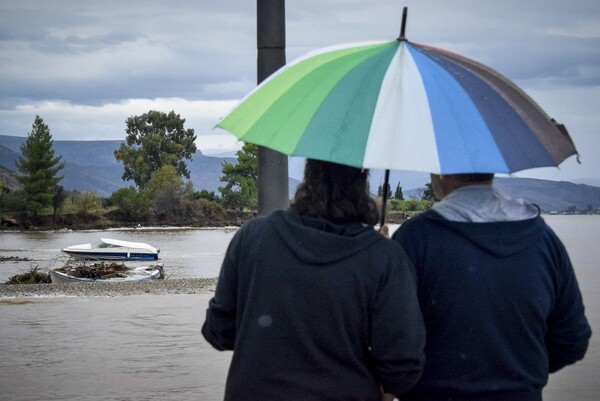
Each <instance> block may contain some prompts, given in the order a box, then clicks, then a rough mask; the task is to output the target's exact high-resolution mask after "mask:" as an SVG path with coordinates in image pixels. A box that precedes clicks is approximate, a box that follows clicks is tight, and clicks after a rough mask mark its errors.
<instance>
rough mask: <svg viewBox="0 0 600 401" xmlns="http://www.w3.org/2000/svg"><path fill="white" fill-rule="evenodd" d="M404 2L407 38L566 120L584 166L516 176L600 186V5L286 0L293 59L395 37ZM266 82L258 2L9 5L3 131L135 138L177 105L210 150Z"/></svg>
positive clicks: (19, 1)
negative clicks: (128, 129) (135, 128)
mask: <svg viewBox="0 0 600 401" xmlns="http://www.w3.org/2000/svg"><path fill="white" fill-rule="evenodd" d="M403 6H408V23H407V30H406V36H407V38H408V39H409V40H411V41H414V42H418V43H424V44H429V45H433V46H438V47H442V48H445V49H447V50H451V51H454V52H457V53H460V54H462V55H464V56H466V57H469V58H472V59H475V60H478V61H480V62H482V63H484V64H487V65H489V66H491V67H492V68H495V69H496V70H498V71H499V72H501V73H502V74H504V75H506V76H507V77H509V78H510V79H512V80H513V81H515V82H516V83H517V84H518V85H520V86H521V87H522V88H523V89H524V90H525V91H526V92H527V93H528V94H529V95H530V96H531V97H533V98H534V99H535V100H536V101H537V102H538V103H539V104H540V105H541V106H542V108H544V109H545V110H546V111H547V112H548V114H550V115H551V116H552V117H554V118H555V119H557V120H558V121H560V122H562V123H564V124H565V125H566V126H567V128H568V129H569V131H570V133H571V136H572V137H573V139H574V141H575V145H576V146H577V148H578V150H579V153H580V156H581V162H582V164H581V165H579V164H577V162H576V161H575V157H572V158H570V159H569V160H567V161H566V162H564V163H563V164H562V165H561V168H560V169H554V168H545V169H536V170H530V171H528V172H524V173H521V174H518V175H519V176H529V177H534V178H546V179H553V180H573V179H578V178H594V179H600V156H599V155H598V153H599V149H600V133H599V127H600V1H598V0H570V1H563V0H561V1H558V0H546V1H523V0H503V1H481V0H454V1H448V0H408V1H406V0H405V1H404V2H400V1H397V0H373V1H364V0H295V1H291V0H288V1H287V2H286V53H287V60H288V61H291V60H293V59H294V58H296V57H298V56H300V55H302V54H303V53H305V52H307V51H310V50H314V49H316V48H319V47H324V46H329V45H334V44H338V43H346V42H355V41H365V40H392V39H395V38H396V37H397V36H398V34H399V31H400V20H401V13H402V7H403ZM255 85H256V2H255V1H252V0H225V1H215V0H194V1H192V0H189V1H179V0H173V1H148V0H143V1H136V0H127V1H123V0H119V1H108V0H71V1H69V0H61V1H59V0H39V1H32V0H0V135H14V136H27V134H28V133H29V132H30V131H31V125H32V123H33V120H34V118H35V115H36V114H38V115H40V116H41V117H42V118H43V119H44V121H45V122H46V123H47V124H48V125H49V128H50V132H51V133H52V136H53V138H54V139H55V140H99V139H124V138H125V120H126V119H127V117H129V116H132V115H140V114H143V113H145V112H147V111H149V110H161V111H165V112H168V111H170V110H174V111H175V112H176V113H178V114H180V115H181V117H182V118H185V119H186V124H185V127H186V128H194V129H195V132H196V134H197V135H198V138H199V139H198V146H199V148H200V150H202V151H203V152H205V153H211V152H214V151H215V149H229V148H231V147H233V146H234V145H235V138H234V137H233V136H230V135H228V134H224V135H223V134H222V132H217V131H215V130H213V129H212V128H213V126H214V125H215V123H216V122H217V121H218V119H219V118H220V117H222V116H223V115H224V114H226V113H227V112H228V111H229V110H230V109H231V108H232V107H233V106H234V105H235V104H236V103H237V101H238V100H239V99H240V98H242V97H243V96H244V95H245V94H246V93H247V92H249V91H250V90H251V89H252V88H253V87H254V86H255Z"/></svg>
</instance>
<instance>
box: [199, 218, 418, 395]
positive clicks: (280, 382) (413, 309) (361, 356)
mask: <svg viewBox="0 0 600 401" xmlns="http://www.w3.org/2000/svg"><path fill="white" fill-rule="evenodd" d="M202 333H203V335H204V337H205V338H206V340H207V341H208V342H209V343H210V344H212V345H213V346H214V347H215V348H217V349H219V350H234V353H233V357H232V361H231V366H230V369H229V374H228V378H227V384H226V390H225V400H303V401H311V400H361V401H367V400H380V399H381V387H380V386H382V387H383V389H384V390H385V391H386V392H389V393H392V394H401V393H403V392H405V391H406V390H408V389H409V388H410V387H411V386H413V385H414V384H415V383H416V382H417V380H418V379H419V377H420V374H421V369H422V364H423V348H424V340H425V334H424V327H423V322H422V317H421V315H420V311H419V306H418V301H417V296H416V288H415V277H414V269H413V268H412V265H411V264H410V262H409V261H408V258H407V256H406V254H405V252H404V251H403V250H402V249H401V247H400V246H398V244H396V243H394V242H393V241H390V240H387V239H385V238H383V237H382V236H381V235H379V234H378V233H377V232H376V231H374V230H373V228H372V227H370V226H369V227H365V226H362V225H360V224H350V225H336V224H332V223H330V222H328V221H326V220H323V219H317V218H309V217H302V216H300V215H299V214H297V213H296V212H294V211H292V210H288V211H277V212H274V213H273V214H271V215H269V216H267V217H259V218H256V219H253V220H252V221H250V222H248V223H246V224H245V225H244V226H243V227H242V228H241V229H240V230H239V231H238V232H237V233H236V235H235V236H234V238H233V239H232V241H231V243H230V245H229V248H228V250H227V253H226V255H225V259H224V261H223V265H222V268H221V273H220V276H219V281H218V284H217V289H216V292H215V296H214V298H213V299H212V300H211V301H210V302H209V308H208V310H207V315H206V321H205V323H204V326H203V329H202Z"/></svg>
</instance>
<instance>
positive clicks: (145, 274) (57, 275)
mask: <svg viewBox="0 0 600 401" xmlns="http://www.w3.org/2000/svg"><path fill="white" fill-rule="evenodd" d="M162 275H163V270H162V266H138V267H135V268H129V267H126V266H124V265H122V267H119V268H115V266H112V265H109V266H105V265H104V264H101V265H92V266H81V267H78V268H63V269H57V270H51V271H50V280H51V281H52V283H53V284H61V283H118V282H124V281H144V280H155V279H159V278H161V277H162Z"/></svg>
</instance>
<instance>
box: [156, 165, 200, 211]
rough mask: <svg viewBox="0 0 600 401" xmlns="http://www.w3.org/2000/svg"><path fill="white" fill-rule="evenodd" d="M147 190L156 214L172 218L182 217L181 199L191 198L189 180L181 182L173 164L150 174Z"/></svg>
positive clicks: (191, 191) (191, 188) (191, 189)
mask: <svg viewBox="0 0 600 401" xmlns="http://www.w3.org/2000/svg"><path fill="white" fill-rule="evenodd" d="M147 191H148V192H149V194H150V196H151V198H152V202H153V204H154V212H155V213H156V215H157V216H159V217H164V218H166V219H174V218H181V217H182V215H183V208H182V201H183V199H185V198H191V196H192V193H193V186H192V183H191V182H188V183H187V184H186V183H184V182H183V180H182V179H181V177H179V176H178V175H177V171H176V169H175V167H174V166H171V165H167V166H162V167H161V168H160V170H158V171H156V172H154V173H153V174H152V177H151V178H150V182H149V183H148V186H147Z"/></svg>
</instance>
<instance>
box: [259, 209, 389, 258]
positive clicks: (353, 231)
mask: <svg viewBox="0 0 600 401" xmlns="http://www.w3.org/2000/svg"><path fill="white" fill-rule="evenodd" d="M270 221H271V224H273V226H274V227H275V229H276V230H277V232H278V234H279V236H280V237H281V238H282V240H283V241H284V242H285V243H286V244H287V246H288V247H289V248H290V249H291V250H292V252H293V253H294V254H295V255H296V257H297V258H298V259H299V260H301V261H302V262H305V263H310V264H327V263H333V262H337V261H340V260H344V259H347V258H349V257H351V256H352V255H354V254H355V253H357V252H360V251H361V250H363V249H365V248H367V247H369V246H371V244H373V243H374V242H376V241H380V240H383V239H384V238H383V237H382V236H381V235H380V234H379V233H377V232H376V231H375V230H374V229H373V227H371V226H363V225H362V224H358V223H354V224H347V225H340V224H333V223H331V222H329V221H327V220H324V219H320V218H314V217H306V216H300V215H299V214H298V213H297V212H295V211H294V210H291V209H290V210H286V211H283V210H280V211H276V212H274V213H273V214H272V215H271V219H270Z"/></svg>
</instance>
